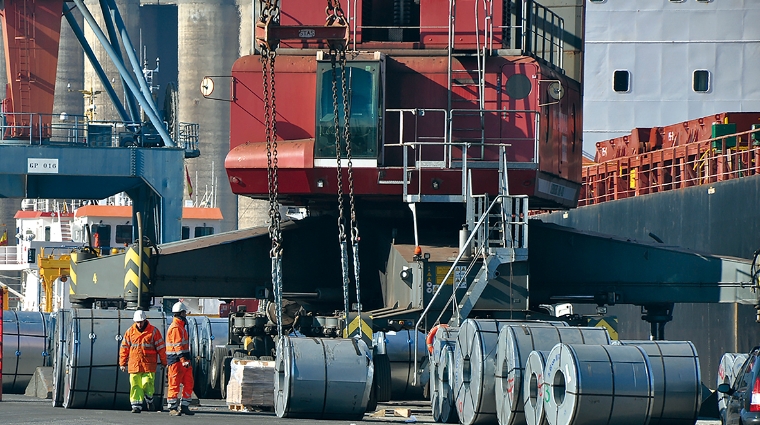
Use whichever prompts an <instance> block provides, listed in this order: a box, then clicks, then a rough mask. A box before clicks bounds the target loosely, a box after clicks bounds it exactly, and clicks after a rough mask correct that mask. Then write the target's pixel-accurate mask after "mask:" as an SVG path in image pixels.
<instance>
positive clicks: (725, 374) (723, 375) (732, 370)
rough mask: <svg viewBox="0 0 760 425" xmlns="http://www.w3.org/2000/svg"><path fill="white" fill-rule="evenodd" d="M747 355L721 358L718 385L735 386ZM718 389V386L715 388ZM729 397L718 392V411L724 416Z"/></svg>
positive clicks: (727, 355) (728, 354) (733, 354)
mask: <svg viewBox="0 0 760 425" xmlns="http://www.w3.org/2000/svg"><path fill="white" fill-rule="evenodd" d="M747 357H749V356H748V355H747V353H725V354H723V357H721V358H720V366H718V385H720V384H729V385H731V386H732V387H733V386H734V381H735V380H736V377H737V375H738V372H739V370H740V369H741V367H742V365H743V364H744V362H745V361H746V360H747ZM715 388H717V386H716V387H715ZM727 402H728V395H727V394H725V393H722V392H718V411H719V412H720V413H721V414H722V413H723V411H724V410H726V404H727Z"/></svg>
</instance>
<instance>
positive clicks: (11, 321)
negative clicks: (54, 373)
mask: <svg viewBox="0 0 760 425" xmlns="http://www.w3.org/2000/svg"><path fill="white" fill-rule="evenodd" d="M49 320H50V314H49V313H39V312H32V311H13V310H6V311H5V312H4V314H3V382H2V385H3V392H4V393H7V394H23V393H24V390H26V386H27V385H29V381H31V379H32V376H33V375H34V372H35V370H37V368H38V367H41V366H43V367H44V366H50V355H49V350H50V348H49V341H48V327H49V323H48V322H49Z"/></svg>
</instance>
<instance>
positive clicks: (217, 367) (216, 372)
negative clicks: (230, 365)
mask: <svg viewBox="0 0 760 425" xmlns="http://www.w3.org/2000/svg"><path fill="white" fill-rule="evenodd" d="M225 357H227V347H214V352H213V353H212V354H211V371H210V372H209V377H208V380H209V385H210V386H211V388H212V389H214V390H219V382H221V381H220V379H219V378H220V377H221V372H222V367H223V366H224V364H223V362H224V358H225Z"/></svg>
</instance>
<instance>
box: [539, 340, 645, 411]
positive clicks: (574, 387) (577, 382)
mask: <svg viewBox="0 0 760 425" xmlns="http://www.w3.org/2000/svg"><path fill="white" fill-rule="evenodd" d="M650 370H651V365H650V364H649V357H648V356H647V355H646V353H645V352H644V349H643V348H641V347H637V346H634V345H568V344H557V345H556V346H555V347H554V348H552V350H551V352H549V355H548V357H547V358H546V368H545V369H544V386H545V392H544V412H545V413H546V419H547V420H548V422H549V424H551V425H570V424H583V425H608V424H609V425H646V424H647V423H648V422H649V418H650V414H651V411H652V403H653V400H654V382H653V380H652V375H651V373H650Z"/></svg>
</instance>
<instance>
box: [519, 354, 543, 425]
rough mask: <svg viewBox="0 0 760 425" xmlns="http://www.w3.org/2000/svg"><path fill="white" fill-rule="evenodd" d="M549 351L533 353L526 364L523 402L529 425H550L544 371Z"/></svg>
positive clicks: (526, 420)
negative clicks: (546, 406)
mask: <svg viewBox="0 0 760 425" xmlns="http://www.w3.org/2000/svg"><path fill="white" fill-rule="evenodd" d="M548 356H549V352H548V351H531V352H530V354H529V355H528V361H527V363H526V364H525V379H523V389H522V401H523V405H524V406H525V422H526V423H527V424H528V425H548V424H549V422H548V421H547V420H546V414H545V413H544V390H545V388H544V369H545V368H546V358H547V357H548Z"/></svg>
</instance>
